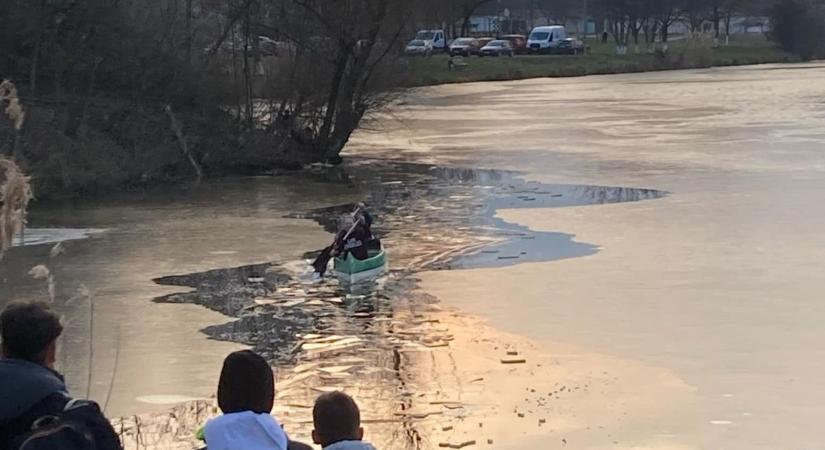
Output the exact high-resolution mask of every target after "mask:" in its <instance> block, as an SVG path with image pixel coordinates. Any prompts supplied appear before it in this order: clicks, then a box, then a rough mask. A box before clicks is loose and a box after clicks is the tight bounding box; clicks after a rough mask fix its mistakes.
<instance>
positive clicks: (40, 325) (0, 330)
mask: <svg viewBox="0 0 825 450" xmlns="http://www.w3.org/2000/svg"><path fill="white" fill-rule="evenodd" d="M62 332H63V325H62V324H61V323H60V316H58V315H57V314H56V313H55V312H54V311H52V309H51V307H50V306H49V305H48V304H47V303H43V302H13V303H10V304H9V305H8V306H6V308H5V309H3V312H2V313H0V339H2V341H3V344H2V349H3V357H4V358H14V359H23V360H26V361H30V362H33V363H36V364H40V365H43V366H46V367H53V366H54V361H55V358H56V354H57V338H58V337H60V333H62Z"/></svg>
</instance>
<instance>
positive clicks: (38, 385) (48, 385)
mask: <svg viewBox="0 0 825 450" xmlns="http://www.w3.org/2000/svg"><path fill="white" fill-rule="evenodd" d="M70 400H71V397H69V394H68V392H67V390H66V384H65V383H64V381H63V377H62V376H61V375H60V374H59V373H57V372H55V371H53V370H51V369H49V368H47V367H44V366H41V365H39V364H35V363H32V362H29V361H23V360H19V359H11V358H5V359H0V450H7V449H9V448H12V446H13V445H14V444H15V443H16V442H15V438H18V437H20V436H22V435H24V434H25V433H27V432H28V431H29V430H31V426H32V424H33V423H34V421H35V420H37V419H39V418H40V417H43V416H48V415H59V414H61V412H62V411H63V409H64V407H65V406H66V404H67V403H68V402H69V401H70ZM79 414H80V415H82V418H83V422H84V425H85V426H86V427H88V429H89V431H91V433H92V435H93V436H94V439H95V444H96V447H97V450H120V449H121V448H122V447H121V445H120V440H119V439H118V437H117V434H116V433H115V430H114V429H113V428H112V424H111V423H110V422H109V421H108V420H107V419H106V417H104V416H103V414H102V413H101V412H100V408H99V407H98V406H97V404H95V403H93V402H88V404H87V405H85V407H83V408H82V409H81V412H80V413H79Z"/></svg>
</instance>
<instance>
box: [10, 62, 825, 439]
mask: <svg viewBox="0 0 825 450" xmlns="http://www.w3.org/2000/svg"><path fill="white" fill-rule="evenodd" d="M366 128H367V129H366V130H364V131H362V132H359V133H358V134H357V135H356V136H354V138H353V139H352V141H351V142H350V144H349V146H348V148H347V150H346V156H347V157H348V158H347V163H346V164H345V165H344V166H343V167H341V168H336V169H332V168H324V167H316V168H314V169H312V170H309V171H307V173H302V174H279V175H277V176H273V177H259V178H253V179H234V180H223V181H219V182H212V183H206V184H203V185H200V186H197V187H190V188H184V189H174V190H172V189H161V188H159V189H158V190H156V191H153V192H148V193H142V194H128V195H127V194H123V195H116V196H107V197H104V198H100V199H94V200H88V199H87V200H82V201H74V202H62V203H51V204H42V205H40V204H37V205H35V206H34V208H33V211H32V216H31V220H30V223H31V225H32V227H33V228H34V229H35V230H33V231H32V232H31V233H30V236H35V237H39V235H38V232H37V231H36V229H37V228H41V229H42V228H56V227H61V228H64V227H71V228H72V229H73V230H74V231H72V233H74V234H75V235H74V236H71V237H80V236H78V234H79V235H83V234H84V233H88V234H89V237H88V238H86V239H77V240H68V241H65V242H64V243H63V244H62V246H63V247H64V250H65V251H64V253H63V254H60V255H57V256H50V255H49V253H50V250H51V248H52V245H51V244H49V245H31V246H24V247H17V248H15V249H13V250H12V252H11V253H10V254H9V255H8V256H7V258H6V259H5V260H4V261H3V262H2V264H0V272H2V276H3V279H4V283H3V285H2V286H0V294H2V298H3V299H8V298H43V297H48V288H47V284H46V283H45V282H44V281H43V280H33V279H31V277H29V276H27V275H26V272H28V270H29V269H30V268H31V267H32V266H34V265H36V264H41V263H42V264H46V265H47V266H48V267H49V268H50V269H51V271H52V273H53V277H54V282H55V291H56V296H55V297H56V299H55V302H56V303H57V304H58V305H59V307H60V309H61V311H63V312H64V313H65V315H66V317H67V319H68V321H69V327H68V329H67V332H66V337H65V339H64V340H63V342H62V350H63V352H62V354H63V355H64V357H63V360H62V361H61V366H62V369H63V370H64V371H66V373H67V378H68V380H69V382H70V385H71V386H72V387H73V389H74V390H75V391H76V392H77V391H79V392H81V393H84V392H85V391H86V390H87V389H88V390H89V391H90V395H91V396H92V397H93V398H95V399H98V400H99V401H101V402H102V403H106V404H107V413H108V414H110V415H113V416H116V415H126V414H133V413H140V412H152V411H156V412H157V411H163V410H165V409H166V408H168V407H169V404H170V403H171V402H175V401H183V400H187V399H196V398H202V397H207V396H209V395H210V394H211V393H213V392H214V386H215V383H216V379H217V373H218V371H219V369H220V362H221V360H222V358H223V356H224V355H225V354H226V353H227V352H228V351H231V350H233V349H237V348H242V346H241V343H247V344H250V345H253V346H255V347H256V348H258V350H260V351H262V352H265V353H266V352H267V350H270V352H269V353H268V355H269V356H270V357H271V359H272V360H273V361H274V362H275V363H276V365H278V366H279V367H280V368H279V378H281V379H283V380H286V381H284V383H283V385H281V386H280V387H279V388H280V389H281V392H282V393H283V396H282V397H279V398H280V399H282V400H283V403H284V405H281V409H280V410H278V411H280V413H281V414H282V415H283V416H284V417H285V420H284V421H285V423H286V424H287V426H290V425H293V426H294V429H295V430H296V434H297V435H298V436H305V433H306V417H307V416H306V411H305V407H306V406H307V403H308V402H309V401H311V397H312V396H314V395H316V394H317V392H319V391H323V390H324V389H325V388H328V387H330V386H340V385H341V383H344V381H342V380H346V383H345V384H346V386H344V387H346V388H347V389H348V390H349V391H351V392H354V393H355V394H356V397H357V398H358V399H359V401H361V402H362V407H363V409H364V410H365V416H366V417H367V419H369V420H368V422H369V425H368V429H367V431H368V435H369V433H373V434H372V435H373V436H375V438H376V441H377V442H379V443H380V444H382V446H383V448H437V447H438V445H437V444H440V443H442V442H447V441H449V442H461V441H462V439H464V440H466V439H467V438H468V436H472V437H475V438H477V439H476V440H477V441H478V442H477V445H478V446H483V447H486V448H514V449H515V448H562V447H567V446H569V447H570V448H604V447H605V446H608V445H609V446H612V447H615V448H673V449H694V448H695V449H698V448H743V449H744V448H748V449H750V448H765V449H767V448H816V446H817V445H820V446H821V445H822V443H821V441H820V440H819V439H820V437H819V433H818V432H817V431H816V430H818V426H817V425H818V423H817V422H818V419H819V418H820V417H822V415H823V413H825V411H824V410H823V409H825V407H823V406H822V405H825V386H823V384H825V381H822V380H825V347H823V346H822V345H821V342H822V339H823V331H822V330H823V327H822V326H821V325H820V323H821V322H822V320H823V319H825V306H822V304H821V303H820V302H819V299H820V297H821V292H823V291H825V289H823V288H825V279H823V278H822V276H821V274H822V272H823V270H822V269H823V263H822V262H821V257H822V256H823V249H825V236H823V235H822V233H821V230H822V229H823V227H824V226H825V208H823V207H822V206H821V201H820V199H821V198H822V192H824V191H825V177H823V173H822V172H823V170H825V149H824V148H823V146H824V145H825V68H824V67H821V66H817V65H795V66H757V67H743V68H725V69H710V70H696V71H678V72H661V73H651V74H632V75H611V76H598V77H585V78H571V79H554V80H547V79H544V80H526V81H517V82H498V83H476V84H464V85H450V86H438V87H432V88H423V89H417V90H414V91H411V92H409V93H408V94H407V95H406V96H405V97H404V98H403V99H402V100H401V101H400V102H399V103H398V104H396V105H394V106H393V108H392V110H391V111H390V112H388V113H387V114H385V115H378V116H377V117H374V118H373V119H372V120H371V121H370V122H369V123H368V124H367V127H366ZM361 200H366V201H367V202H368V203H369V204H370V205H371V207H374V208H375V209H376V210H377V211H378V212H379V218H380V219H379V225H381V226H383V228H384V230H385V232H386V233H387V235H386V236H385V238H384V240H385V242H386V243H387V247H388V249H389V251H390V257H391V267H392V269H393V270H392V273H391V274H390V276H389V277H388V281H387V284H386V285H384V286H383V287H380V288H379V294H377V295H376V296H375V297H369V296H367V299H368V300H369V299H373V298H374V302H372V303H370V305H369V308H367V309H364V308H365V306H364V304H363V302H364V300H363V299H362V298H361V297H357V298H356V297H353V298H354V299H355V300H352V302H350V297H349V296H346V294H340V295H341V296H340V297H337V296H338V295H339V293H338V292H337V291H336V289H335V287H334V286H329V287H328V288H326V290H324V289H320V290H319V288H318V287H314V286H313V285H309V284H307V283H306V282H305V281H304V279H303V278H302V277H303V276H304V275H305V274H304V273H303V271H305V263H304V261H305V256H306V255H304V253H305V252H307V251H310V250H315V249H319V248H321V247H323V246H324V245H326V243H327V241H328V240H329V238H330V235H329V233H328V232H327V231H325V230H324V227H322V226H319V224H320V225H324V226H325V227H326V228H327V229H330V228H331V223H330V218H331V217H333V216H335V215H336V214H337V213H339V212H341V211H343V210H344V209H342V208H345V207H344V206H339V207H338V208H337V209H332V210H330V209H329V207H331V206H336V205H348V204H351V203H353V202H356V201H361ZM32 233H33V234H32ZM39 233H40V235H43V236H46V237H47V238H55V237H56V238H60V237H61V236H63V235H65V234H66V233H67V231H65V230H62V231H54V230H44V231H42V232H39ZM45 240H49V239H45ZM269 262H272V263H274V264H275V266H274V269H276V270H275V272H277V273H281V274H287V276H289V277H291V280H292V281H290V282H289V283H287V284H286V285H284V286H283V287H282V288H281V291H280V292H283V293H284V294H283V295H287V294H289V293H290V292H291V291H290V290H292V291H300V292H299V294H298V296H299V297H302V298H304V297H307V298H313V296H316V297H319V298H327V299H343V300H336V302H343V303H345V304H347V305H350V306H349V307H348V308H345V309H341V308H340V307H337V306H336V307H335V308H331V307H329V305H325V304H321V303H318V304H315V305H314V306H312V307H309V306H304V307H295V308H294V309H295V311H296V312H295V317H298V316H297V315H301V316H300V317H301V320H303V319H306V320H305V322H301V320H297V319H296V321H295V322H289V324H292V323H298V324H304V325H301V326H302V327H304V328H301V327H299V328H296V330H297V331H295V333H294V334H302V335H303V337H302V338H301V339H304V340H306V339H309V340H310V341H312V342H311V343H312V344H314V345H315V347H314V348H320V347H321V346H322V345H323V344H322V343H319V342H320V341H318V338H317V337H313V336H310V337H309V338H307V334H310V333H320V334H319V335H323V334H324V333H336V334H337V335H340V336H353V339H355V338H357V339H359V342H361V341H363V343H359V345H362V346H363V347H359V350H358V352H357V353H358V354H357V355H356V354H353V353H346V352H345V354H342V355H338V356H336V358H338V360H337V363H336V365H335V366H332V367H333V368H335V370H332V369H331V368H329V367H327V368H326V369H328V370H326V371H325V372H323V373H322V374H321V376H319V377H318V378H317V379H316V381H314V382H313V383H315V384H312V385H311V386H302V387H300V389H298V388H296V387H295V386H297V385H301V383H303V382H305V379H306V378H307V377H306V376H304V374H305V373H307V371H308V370H309V369H307V366H306V364H316V365H318V364H320V361H323V359H318V358H317V357H315V356H313V354H312V351H305V352H303V353H299V354H298V356H297V357H293V356H294V355H292V356H290V355H285V354H280V353H279V352H278V351H276V350H277V349H276V350H272V349H273V348H275V347H279V345H280V343H281V341H270V340H266V342H267V344H266V345H264V344H261V342H262V341H261V339H260V338H261V336H265V337H266V336H268V335H267V334H266V332H259V331H256V332H254V333H250V331H249V330H250V328H249V326H247V325H243V324H241V325H229V327H230V331H229V332H227V330H226V326H227V325H224V324H227V323H228V322H229V320H230V319H228V318H227V317H226V315H222V314H220V313H219V312H223V313H227V314H228V315H230V316H232V315H234V316H237V315H239V314H241V313H240V312H239V311H241V310H242V308H235V309H233V310H232V311H228V310H227V309H226V308H225V307H222V306H219V307H216V306H215V304H211V308H212V310H210V309H208V308H202V307H201V306H196V305H191V304H179V303H188V302H189V301H188V300H191V299H187V298H183V300H182V301H174V302H172V303H175V304H168V303H158V302H152V299H154V298H157V297H162V296H167V297H169V296H170V295H171V296H172V298H173V299H175V298H178V297H175V296H176V295H179V294H180V293H183V295H184V296H185V295H186V294H185V292H186V291H187V288H185V287H169V286H162V285H161V284H158V283H155V282H153V281H152V280H153V279H156V278H160V277H166V276H170V275H184V274H193V273H202V272H204V271H208V270H213V269H223V268H232V267H238V266H243V265H248V264H256V263H269ZM260 270H262V271H267V270H269V269H266V268H261V269H260ZM267 273H274V272H267ZM166 284H169V283H166ZM181 284H186V283H181ZM196 284H197V283H196ZM213 284H214V283H213ZM201 287H202V286H201ZM79 288H80V291H79V294H78V289H79ZM203 289H204V290H205V292H207V293H211V292H212V291H210V290H209V289H215V288H214V286H210V287H208V289H207V288H203ZM321 291H324V292H326V293H330V294H329V295H327V294H326V293H325V294H324V295H323V296H320V295H319V293H320V292H321ZM232 292H234V291H231V292H230V294H232ZM250 292H253V293H250V294H249V295H248V296H247V297H249V298H246V297H245V299H246V300H245V301H246V303H244V305H248V303H249V302H250V301H252V297H253V296H255V295H258V294H255V293H254V291H250ZM230 294H226V293H225V292H224V293H222V294H221V295H212V296H211V297H210V296H209V295H201V296H200V297H199V298H200V299H203V298H205V297H209V298H213V297H214V298H217V299H219V300H220V301H221V302H223V299H225V298H229V297H231V296H232V295H234V294H232V295H230ZM210 295H211V294H210ZM267 295H268V294H267V293H264V296H265V297H266V296H267ZM289 295H292V294H289ZM333 295H335V296H336V297H331V296H333ZM267 298H269V300H266V301H259V302H260V303H261V305H260V306H261V308H264V312H266V313H267V314H268V312H271V311H269V310H266V308H269V307H277V308H279V309H277V311H278V314H282V315H283V317H293V315H291V314H293V313H289V312H284V308H285V307H283V305H284V304H289V305H290V306H292V303H289V302H290V301H289V300H285V298H275V297H272V295H269V297H267ZM193 301H194V302H195V303H198V301H197V300H193ZM310 301H313V300H310ZM370 301H372V300H370ZM270 302H272V303H277V305H280V306H272V305H270V304H269V303H270ZM285 302H286V303H285ZM358 302H361V303H358ZM201 303H202V304H203V302H201ZM322 303H323V302H322ZM221 304H222V305H224V303H221ZM226 304H228V303H226ZM351 305H356V306H351ZM207 306H210V305H209V304H208V302H207ZM244 307H245V306H244ZM313 308H315V309H313ZM316 310H317V311H318V312H317V313H315V312H314V311H316ZM216 311H219V312H216ZM290 311H291V310H290ZM307 315H309V317H306V316H307ZM262 316H263V315H262V314H259V315H257V316H255V317H262ZM319 317H320V319H318V318H319ZM365 318H367V319H369V320H372V323H371V324H370V325H366V324H364V323H363V319H365ZM379 319H380V320H379ZM256 320H257V319H256ZM241 322H243V321H241ZM230 323H231V322H230ZM255 323H256V325H255V326H256V327H261V326H263V327H271V325H270V324H269V323H268V322H260V321H258V322H255ZM262 324H263V325H262ZM307 324H312V325H307ZM381 324H386V325H381ZM401 324H406V325H408V326H410V327H411V328H410V329H404V328H403V327H402V326H401ZM433 324H438V325H433ZM279 325H283V324H279ZM290 326H291V325H290ZM216 327H217V328H216ZM221 327H224V328H221ZM422 327H429V328H427V329H426V330H422ZM413 328H414V329H413ZM90 329H91V330H92V332H90V331H89V330H90ZM267 329H268V328H267ZM402 331H403V332H402ZM240 335H242V337H238V336H240ZM409 336H416V337H415V338H410V337H409ZM421 336H424V337H421ZM207 337H209V338H211V339H209V340H207ZM267 339H268V338H267ZM231 341H234V342H231ZM298 341H300V339H299V340H298ZM273 342H277V343H279V345H275V344H273ZM347 342H355V341H347ZM289 344H290V345H293V344H295V342H291V341H290V342H289ZM299 344H300V342H299ZM303 345H304V348H305V349H306V348H313V347H310V346H307V345H306V342H305V343H304V344H303ZM445 348H446V349H447V350H445ZM505 348H507V349H517V351H513V352H512V353H519V354H520V355H527V358H526V359H527V361H528V363H527V365H529V369H528V367H527V366H519V365H514V366H509V365H507V366H506V367H504V366H505V365H502V364H500V362H499V359H500V358H501V357H503V356H504V355H503V353H502V352H503V351H504V349H505ZM407 350H409V351H410V352H411V353H410V355H412V356H410V355H408V356H402V355H403V354H406V353H404V352H405V351H407ZM270 353H271V354H270ZM509 353H510V351H509V350H508V354H509ZM368 355H372V356H368ZM356 356H357V357H358V358H356ZM323 357H324V358H327V357H328V355H327V356H323ZM90 359H91V363H90ZM296 359H297V360H296ZM365 361H368V363H365ZM537 361H538V363H536V364H535V365H533V364H534V363H535V362H537ZM295 364H298V366H295ZM353 366H357V367H361V366H363V367H361V368H356V369H346V370H350V371H354V372H353V374H352V376H350V377H348V378H347V377H346V376H343V375H342V376H339V375H341V374H340V373H339V371H346V370H345V369H342V368H350V367H353ZM404 366H406V369H404ZM90 367H91V368H92V370H91V374H92V376H91V383H89V368H90ZM545 371H546V372H545ZM309 372H312V371H311V370H309ZM382 373H389V374H391V376H382V375H381V374H382ZM483 380H486V381H483ZM507 384H509V386H504V385H507ZM477 385H483V387H479V386H477ZM376 386H377V387H376ZM573 386H575V387H573ZM542 389H544V391H542ZM573 390H575V391H576V393H575V394H571V395H569V396H568V395H567V394H568V393H570V392H571V391H573ZM537 391H538V392H537ZM524 392H526V394H523V393H524ZM562 392H563V393H564V394H562ZM279 395H280V394H279ZM419 395H420V396H421V397H422V398H423V397H424V396H425V395H426V400H427V401H418V402H417V403H423V405H424V406H426V407H427V408H429V409H427V410H426V411H421V409H420V405H417V404H414V403H416V401H415V400H412V399H417V398H418V396H419ZM522 397H524V398H522ZM107 399H108V401H107ZM398 399H402V400H403V401H400V402H399V403H396V402H397V401H398ZM550 400H552V401H550ZM287 404H290V405H292V406H291V407H287V406H286V405H287ZM399 405H400V408H401V409H402V410H403V411H408V410H414V411H415V412H414V413H404V414H398V409H399ZM439 405H443V408H441V409H439V410H438V411H435V410H433V408H436V407H439V408H440V406H439ZM296 409H300V411H298V412H295V410H296ZM425 409H426V408H425ZM436 409H438V408H436ZM456 411H457V412H456ZM393 417H401V418H402V419H403V420H401V419H399V420H389V418H393ZM476 419H478V420H476ZM528 422H529V425H528ZM476 423H478V424H476ZM482 424H483V427H482ZM473 427H475V429H476V431H473ZM479 427H481V429H482V430H484V431H483V433H482V434H479V433H481V432H480V431H478V430H479ZM401 435H403V436H404V438H403V439H401V438H399V436H401ZM488 439H489V440H488ZM492 442H494V443H495V444H493V443H492Z"/></svg>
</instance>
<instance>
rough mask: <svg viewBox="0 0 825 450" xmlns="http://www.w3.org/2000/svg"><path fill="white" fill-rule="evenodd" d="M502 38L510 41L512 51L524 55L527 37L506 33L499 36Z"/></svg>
mask: <svg viewBox="0 0 825 450" xmlns="http://www.w3.org/2000/svg"><path fill="white" fill-rule="evenodd" d="M501 38H502V39H504V40H507V41H510V44H511V45H512V46H513V51H514V52H515V53H516V54H517V55H524V54H526V53H527V51H528V50H527V38H526V37H524V35H521V34H507V35H504V36H502V37H501Z"/></svg>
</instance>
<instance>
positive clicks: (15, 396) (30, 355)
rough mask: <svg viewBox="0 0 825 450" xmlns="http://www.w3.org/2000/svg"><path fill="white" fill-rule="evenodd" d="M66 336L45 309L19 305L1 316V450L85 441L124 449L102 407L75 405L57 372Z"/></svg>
mask: <svg viewBox="0 0 825 450" xmlns="http://www.w3.org/2000/svg"><path fill="white" fill-rule="evenodd" d="M62 332H63V325H62V324H61V323H60V317H59V316H58V315H57V314H56V313H55V312H54V311H52V309H51V308H50V307H49V305H48V304H46V303H42V302H14V303H11V304H9V305H8V306H6V308H5V309H4V310H3V312H2V313H0V339H1V340H2V345H1V346H0V348H2V354H1V355H0V450H9V449H18V448H25V449H40V448H66V446H63V445H62V444H63V443H65V442H69V441H84V440H85V441H88V442H86V443H85V444H88V445H89V446H93V448H95V449H96V450H115V449H120V448H121V445H120V440H119V439H118V437H117V434H116V433H115V431H114V429H112V425H111V424H110V423H109V421H108V420H106V418H105V417H104V416H103V414H102V413H101V412H100V408H99V407H98V406H97V404H96V403H94V402H87V401H78V400H74V399H72V398H71V397H70V396H69V394H68V391H67V389H66V384H65V383H64V381H63V377H62V376H61V375H60V374H59V373H57V372H56V371H55V370H54V362H55V360H56V357H57V338H58V337H60V334H61V333H62ZM52 418H56V419H57V420H55V419H52ZM47 421H50V422H51V424H52V425H53V426H48V425H47ZM35 429H36V430H35ZM78 447H80V448H82V447H83V442H80V443H78V445H77V447H74V448H78Z"/></svg>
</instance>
